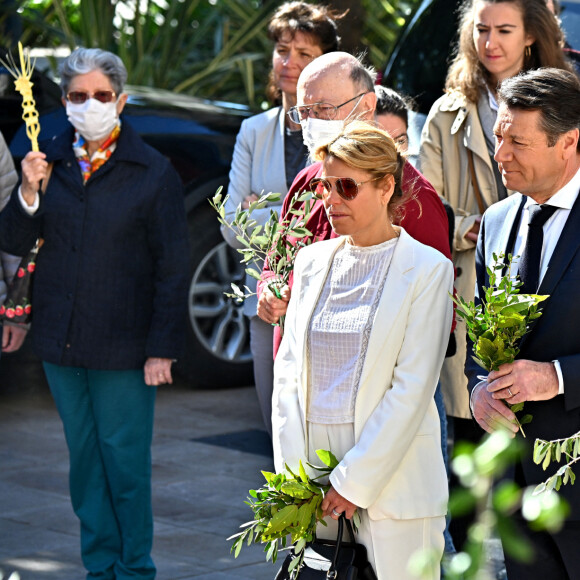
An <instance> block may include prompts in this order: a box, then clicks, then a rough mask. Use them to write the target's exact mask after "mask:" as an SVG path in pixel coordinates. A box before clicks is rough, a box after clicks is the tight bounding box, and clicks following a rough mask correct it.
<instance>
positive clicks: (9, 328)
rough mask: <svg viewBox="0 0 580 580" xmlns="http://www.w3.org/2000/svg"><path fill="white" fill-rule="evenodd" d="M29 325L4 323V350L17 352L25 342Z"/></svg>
mask: <svg viewBox="0 0 580 580" xmlns="http://www.w3.org/2000/svg"><path fill="white" fill-rule="evenodd" d="M27 332H28V327H27V326H22V325H14V324H8V323H5V324H4V328H3V329H2V352H16V351H17V350H18V349H19V348H20V347H21V346H22V343H23V342H24V339H25V338H26V333H27Z"/></svg>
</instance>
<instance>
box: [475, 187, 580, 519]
mask: <svg viewBox="0 0 580 580" xmlns="http://www.w3.org/2000/svg"><path fill="white" fill-rule="evenodd" d="M524 202H525V198H524V196H522V195H521V194H515V195H512V196H511V197H509V198H507V199H505V200H503V201H501V202H499V203H497V204H494V205H492V206H491V207H490V208H489V209H488V210H487V211H486V212H485V214H484V216H483V220H482V222H481V231H480V235H479V239H478V242H477V250H476V271H477V288H476V301H477V300H479V298H478V297H480V296H483V295H484V291H483V287H484V286H487V285H488V284H489V280H488V276H487V272H486V265H487V266H489V265H490V264H491V263H493V258H492V254H493V253H494V252H495V253H496V254H499V253H500V252H504V253H506V254H507V253H509V252H513V247H508V246H509V245H511V244H509V243H508V241H512V240H510V238H512V239H514V234H513V228H514V227H517V226H518V224H519V216H520V213H521V211H520V208H522V207H523V204H524ZM510 234H511V235H510ZM579 249H580V196H579V197H578V199H577V200H576V202H575V204H574V206H573V208H572V210H571V212H570V215H569V216H568V220H567V222H566V225H565V226H564V229H563V230H562V233H561V235H560V239H559V240H558V244H557V245H556V248H555V250H554V253H553V255H552V258H551V259H550V263H549V265H548V269H547V271H546V274H545V276H544V278H543V280H542V283H541V285H540V288H539V289H538V294H549V296H550V297H549V298H548V299H547V300H546V301H544V302H543V303H542V316H540V318H538V319H537V320H535V321H533V323H532V327H531V330H530V332H529V333H528V334H527V335H526V336H524V338H523V339H522V340H521V343H520V348H521V351H520V353H519V355H518V357H517V358H518V359H527V360H533V361H537V362H550V361H553V360H556V359H557V360H559V361H560V365H561V368H562V375H563V378H564V390H565V393H564V395H558V396H556V397H555V398H553V399H551V400H549V401H527V402H526V403H525V409H524V410H525V412H526V413H530V414H531V415H533V420H532V422H531V423H528V424H527V425H526V426H525V431H526V439H524V442H525V445H526V456H525V457H524V459H523V461H522V468H523V475H524V479H525V482H526V484H527V485H535V484H537V483H540V482H542V481H544V480H545V479H547V477H548V476H549V475H551V474H552V473H553V472H555V471H556V469H557V468H555V467H550V468H549V469H548V471H546V472H544V471H543V470H542V468H541V466H538V465H535V464H534V463H533V461H532V450H533V445H534V441H535V440H536V438H542V439H556V438H562V437H568V436H571V435H573V434H574V433H576V431H578V430H580V299H579V296H580V251H579ZM465 372H466V374H467V377H468V379H469V390H470V392H471V390H472V389H473V388H474V387H475V385H476V384H477V383H478V382H479V381H478V379H477V375H478V374H481V372H482V369H481V368H480V367H479V366H477V365H476V364H475V362H473V360H472V358H471V344H468V356H467V362H466V371H465ZM561 493H563V495H564V496H565V497H566V498H567V499H568V501H569V502H570V503H571V505H572V507H573V513H572V516H571V517H572V519H575V520H580V486H579V485H577V484H576V485H574V486H572V485H566V486H563V487H562V488H561Z"/></svg>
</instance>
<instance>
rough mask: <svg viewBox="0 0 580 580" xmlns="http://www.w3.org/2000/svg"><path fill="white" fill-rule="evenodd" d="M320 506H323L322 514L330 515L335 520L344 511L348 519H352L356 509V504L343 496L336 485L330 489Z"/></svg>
mask: <svg viewBox="0 0 580 580" xmlns="http://www.w3.org/2000/svg"><path fill="white" fill-rule="evenodd" d="M320 507H321V508H322V515H323V516H324V517H326V516H330V517H331V518H332V519H333V520H337V519H338V517H339V516H340V514H342V513H344V515H345V516H346V519H348V520H350V519H351V518H352V516H353V515H354V512H355V511H356V506H355V505H354V504H353V503H352V502H350V501H348V499H346V498H344V497H342V495H340V494H339V493H338V491H336V490H335V489H334V487H331V488H330V489H329V490H328V493H327V494H326V495H325V496H324V499H323V500H322V503H321V504H320ZM336 514H338V516H337V515H336Z"/></svg>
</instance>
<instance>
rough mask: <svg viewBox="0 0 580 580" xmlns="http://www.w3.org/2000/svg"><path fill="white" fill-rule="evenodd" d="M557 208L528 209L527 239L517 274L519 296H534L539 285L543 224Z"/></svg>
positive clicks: (547, 206) (544, 206)
mask: <svg viewBox="0 0 580 580" xmlns="http://www.w3.org/2000/svg"><path fill="white" fill-rule="evenodd" d="M557 209H558V208H557V207H555V206H553V205H537V204H534V205H531V206H530V207H529V208H528V211H529V215H530V220H529V222H528V238H527V240H526V246H525V248H524V251H523V253H522V257H521V259H520V265H519V268H518V274H519V276H520V280H521V281H522V283H523V285H522V287H521V288H520V294H535V293H536V292H537V291H538V286H539V285H540V260H541V257H542V245H543V243H544V229H543V228H544V224H545V223H546V222H547V221H548V220H549V219H550V217H551V216H552V215H553V214H554V212H555V211H556V210H557Z"/></svg>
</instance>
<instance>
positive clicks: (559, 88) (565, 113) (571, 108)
mask: <svg viewBox="0 0 580 580" xmlns="http://www.w3.org/2000/svg"><path fill="white" fill-rule="evenodd" d="M498 102H499V103H500V104H501V103H503V104H505V105H507V106H508V107H509V108H510V109H516V110H522V111H539V112H540V119H541V121H540V128H541V130H542V131H544V133H546V135H547V137H548V146H549V147H554V145H556V142H557V141H558V139H559V138H560V135H563V134H564V133H567V132H568V131H572V130H573V129H580V80H579V79H578V77H577V76H576V75H575V74H574V73H571V72H568V71H566V70H562V69H558V68H540V69H534V70H529V71H527V72H524V73H521V74H519V75H517V76H515V77H511V78H509V79H506V80H505V81H503V82H502V84H501V87H500V88H499V91H498ZM577 150H578V151H580V140H579V141H578V145H577Z"/></svg>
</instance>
